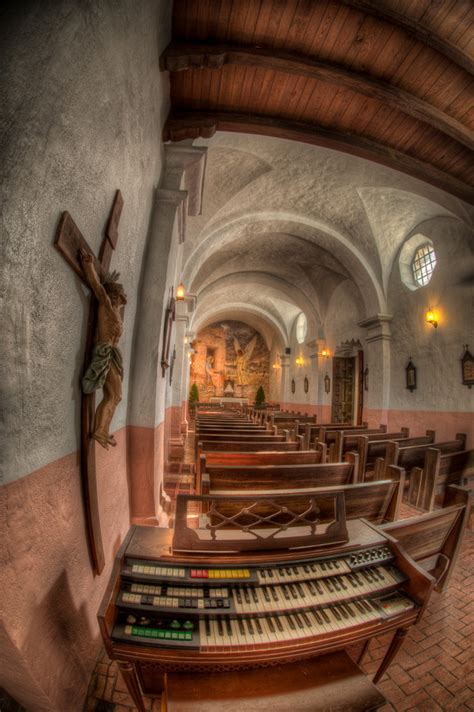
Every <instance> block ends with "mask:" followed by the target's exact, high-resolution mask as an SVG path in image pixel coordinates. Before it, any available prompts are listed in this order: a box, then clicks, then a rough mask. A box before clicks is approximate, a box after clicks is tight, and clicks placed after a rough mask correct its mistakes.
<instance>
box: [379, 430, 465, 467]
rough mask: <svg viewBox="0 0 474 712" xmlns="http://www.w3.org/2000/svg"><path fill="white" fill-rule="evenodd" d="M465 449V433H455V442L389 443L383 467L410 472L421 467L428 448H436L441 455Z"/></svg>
mask: <svg viewBox="0 0 474 712" xmlns="http://www.w3.org/2000/svg"><path fill="white" fill-rule="evenodd" d="M465 447H466V435H465V433H457V434H456V439H455V440H447V441H445V442H439V443H436V442H431V443H426V444H423V443H416V444H414V445H408V444H407V445H405V443H397V442H390V443H388V444H387V449H386V456H385V467H388V466H389V465H398V467H404V468H405V469H406V470H407V472H410V471H411V470H412V468H413V467H423V464H424V461H425V455H426V452H427V450H428V449H429V448H436V449H437V450H440V451H441V453H442V454H446V453H452V452H459V451H461V450H464V448H465Z"/></svg>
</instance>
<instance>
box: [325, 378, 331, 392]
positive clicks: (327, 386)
mask: <svg viewBox="0 0 474 712" xmlns="http://www.w3.org/2000/svg"><path fill="white" fill-rule="evenodd" d="M330 390H331V379H330V378H329V376H328V374H327V373H326V375H325V376H324V391H325V392H326V393H329V391H330Z"/></svg>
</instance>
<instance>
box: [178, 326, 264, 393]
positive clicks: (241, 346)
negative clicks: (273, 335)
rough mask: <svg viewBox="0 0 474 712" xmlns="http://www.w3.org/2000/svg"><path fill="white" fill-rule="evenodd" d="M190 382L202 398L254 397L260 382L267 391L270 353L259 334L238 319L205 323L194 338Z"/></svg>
mask: <svg viewBox="0 0 474 712" xmlns="http://www.w3.org/2000/svg"><path fill="white" fill-rule="evenodd" d="M192 346H193V350H194V358H193V362H192V364H191V383H196V385H197V387H198V390H199V397H200V400H201V401H208V400H210V399H211V398H215V397H218V398H246V399H248V402H249V403H253V402H254V401H255V395H256V393H257V390H258V388H259V386H262V387H263V389H264V390H266V392H268V391H269V362H270V354H269V351H268V348H267V346H266V344H265V341H264V339H263V337H262V335H261V334H260V333H259V332H258V331H256V330H255V329H254V328H253V327H251V326H249V325H248V324H244V323H243V322H240V321H230V320H229V321H227V320H226V321H219V322H216V323H214V324H211V325H209V326H206V327H205V328H204V329H202V330H201V331H200V332H199V333H198V334H197V337H196V339H195V340H194V341H193V344H192Z"/></svg>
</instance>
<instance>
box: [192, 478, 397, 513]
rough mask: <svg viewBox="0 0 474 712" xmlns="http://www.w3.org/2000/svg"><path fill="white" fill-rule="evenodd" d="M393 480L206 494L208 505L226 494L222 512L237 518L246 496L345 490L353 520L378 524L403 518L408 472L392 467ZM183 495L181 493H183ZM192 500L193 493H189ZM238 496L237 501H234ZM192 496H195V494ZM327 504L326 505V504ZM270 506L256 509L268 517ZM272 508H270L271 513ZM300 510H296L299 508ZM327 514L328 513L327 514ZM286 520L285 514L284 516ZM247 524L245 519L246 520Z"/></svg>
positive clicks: (233, 490) (314, 493) (346, 502)
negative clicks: (401, 505) (406, 474)
mask: <svg viewBox="0 0 474 712" xmlns="http://www.w3.org/2000/svg"><path fill="white" fill-rule="evenodd" d="M388 474H389V477H390V479H387V480H379V481H377V482H363V483H357V484H348V485H342V486H337V487H316V488H313V487H311V488H301V489H299V490H297V489H296V488H288V489H286V490H283V489H281V490H278V491H277V492H276V493H274V491H273V490H268V489H267V490H262V489H259V490H239V489H232V491H231V492H227V491H226V492H225V493H224V492H222V491H219V492H215V491H214V492H213V493H212V494H210V495H206V496H202V497H201V499H202V501H203V502H206V503H207V504H206V506H212V498H213V497H221V498H222V495H224V494H225V505H223V504H222V502H221V504H220V507H219V509H220V511H221V512H222V513H223V514H224V515H225V516H226V517H233V516H235V515H237V514H238V513H239V512H240V511H241V510H242V497H243V496H246V495H248V497H249V498H250V497H254V496H255V497H258V496H262V497H267V498H268V497H269V496H271V495H272V494H275V498H276V499H277V498H278V496H279V495H296V494H299V493H301V494H302V495H308V494H311V496H313V495H314V497H315V498H316V501H317V496H318V494H322V493H329V494H332V493H335V492H342V493H343V495H344V500H345V516H346V520H349V519H361V518H364V519H368V520H369V521H371V522H374V523H376V524H382V523H383V522H392V521H394V520H396V519H398V517H399V511H400V504H401V500H402V494H403V488H404V484H405V473H404V471H403V469H402V468H400V467H395V466H391V467H390V468H388ZM180 496H181V495H180ZM187 497H188V499H189V496H187ZM233 497H235V503H234V502H233ZM191 499H192V496H191ZM306 506H307V503H306V502H305V503H304V504H302V509H301V512H304V511H305V510H304V507H306ZM322 506H323V505H322ZM267 509H268V505H267V504H265V505H262V509H254V508H252V512H255V513H256V514H257V515H258V516H263V517H264V516H267ZM269 511H270V510H268V512H269ZM295 511H296V510H295ZM324 514H327V512H326V513H324ZM282 517H283V519H284V516H283V515H282ZM248 520H249V523H252V515H249V517H248ZM242 523H243V522H242Z"/></svg>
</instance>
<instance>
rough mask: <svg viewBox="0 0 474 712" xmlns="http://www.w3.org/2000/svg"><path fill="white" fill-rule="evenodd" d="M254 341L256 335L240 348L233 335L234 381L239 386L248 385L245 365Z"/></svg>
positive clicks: (248, 360)
mask: <svg viewBox="0 0 474 712" xmlns="http://www.w3.org/2000/svg"><path fill="white" fill-rule="evenodd" d="M256 343H257V335H255V336H254V337H253V339H251V340H250V341H249V343H248V344H247V346H245V348H242V347H241V346H240V344H239V341H238V339H237V338H236V337H235V336H234V350H235V370H236V382H237V385H239V386H247V385H248V382H249V379H248V374H247V366H248V364H249V362H250V359H251V358H252V354H253V352H254V349H255V345H256Z"/></svg>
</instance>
